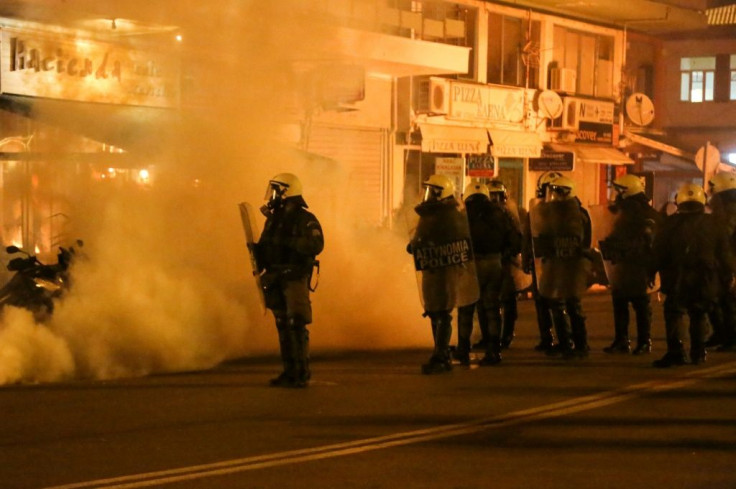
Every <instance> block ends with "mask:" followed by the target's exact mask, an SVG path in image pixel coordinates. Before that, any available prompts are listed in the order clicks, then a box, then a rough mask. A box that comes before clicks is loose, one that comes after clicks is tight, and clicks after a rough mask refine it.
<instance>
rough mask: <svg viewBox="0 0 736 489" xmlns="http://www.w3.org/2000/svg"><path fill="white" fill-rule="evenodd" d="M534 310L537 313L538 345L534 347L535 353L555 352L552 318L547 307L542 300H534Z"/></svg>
mask: <svg viewBox="0 0 736 489" xmlns="http://www.w3.org/2000/svg"><path fill="white" fill-rule="evenodd" d="M534 308H535V310H536V313H537V327H538V328H539V343H538V344H537V346H535V347H534V349H535V350H536V351H543V352H553V351H556V350H557V348H556V345H555V338H554V336H553V335H552V317H551V315H550V311H549V307H548V306H547V304H546V303H545V302H544V299H542V298H541V297H540V298H537V299H535V300H534Z"/></svg>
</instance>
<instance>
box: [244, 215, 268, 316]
mask: <svg viewBox="0 0 736 489" xmlns="http://www.w3.org/2000/svg"><path fill="white" fill-rule="evenodd" d="M238 208H239V209H240V219H241V223H242V224H243V231H244V232H245V244H246V246H247V248H248V256H249V257H250V266H251V272H252V273H253V278H254V279H255V285H256V294H257V295H258V302H259V304H260V305H261V310H262V311H263V313H264V314H265V313H266V299H265V297H264V296H263V285H262V284H261V270H260V267H259V266H258V262H257V260H256V254H255V243H256V242H257V241H258V239H257V237H256V235H255V232H254V231H255V230H256V221H255V213H254V211H253V206H251V205H250V204H249V203H247V202H241V203H240V204H238Z"/></svg>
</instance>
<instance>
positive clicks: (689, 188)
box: [675, 183, 705, 207]
mask: <svg viewBox="0 0 736 489" xmlns="http://www.w3.org/2000/svg"><path fill="white" fill-rule="evenodd" d="M686 202H698V203H700V204H703V205H705V191H704V190H703V187H701V186H700V185H696V184H694V183H684V184H682V185H681V186H680V188H679V189H677V194H676V195H675V204H677V205H678V207H679V206H680V205H682V204H684V203H686Z"/></svg>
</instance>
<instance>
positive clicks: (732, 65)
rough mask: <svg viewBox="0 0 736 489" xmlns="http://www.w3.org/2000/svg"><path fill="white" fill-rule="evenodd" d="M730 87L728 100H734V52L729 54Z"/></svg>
mask: <svg viewBox="0 0 736 489" xmlns="http://www.w3.org/2000/svg"><path fill="white" fill-rule="evenodd" d="M730 68H731V89H730V91H729V93H730V95H729V97H728V98H729V100H736V54H732V55H731V63H730Z"/></svg>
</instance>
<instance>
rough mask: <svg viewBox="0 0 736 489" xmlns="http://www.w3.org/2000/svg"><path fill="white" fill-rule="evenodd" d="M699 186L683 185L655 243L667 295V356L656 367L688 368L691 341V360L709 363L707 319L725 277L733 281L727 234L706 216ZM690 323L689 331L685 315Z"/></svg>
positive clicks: (655, 255) (655, 262)
mask: <svg viewBox="0 0 736 489" xmlns="http://www.w3.org/2000/svg"><path fill="white" fill-rule="evenodd" d="M704 204H705V196H704V194H703V190H702V188H701V187H699V186H697V185H694V184H685V185H683V186H682V187H680V189H679V190H678V192H677V205H678V209H677V213H675V214H673V215H671V216H667V217H666V218H665V220H664V222H663V224H662V229H661V231H660V232H658V233H657V236H656V237H655V240H654V257H655V260H654V267H655V270H656V271H659V274H660V279H661V283H662V285H661V291H662V292H663V293H664V294H666V299H665V302H664V319H665V328H666V332H667V353H666V354H665V355H664V356H663V357H662V358H660V359H659V360H656V361H655V362H654V366H655V367H671V366H673V365H682V364H685V363H687V355H686V353H685V347H684V343H685V342H686V341H687V338H688V336H689V337H690V359H691V361H692V363H694V364H698V363H702V362H704V361H705V357H706V351H705V341H706V336H707V334H708V323H707V319H706V315H707V314H708V313H709V312H710V311H711V310H712V308H713V305H714V303H715V301H716V300H717V298H718V296H719V294H720V291H721V287H722V286H723V282H724V277H727V281H728V283H729V284H730V283H731V282H732V280H733V272H734V262H733V255H732V253H731V249H730V246H729V243H728V236H727V234H726V232H725V230H724V229H723V228H721V227H719V226H718V223H717V221H716V218H715V217H714V216H713V215H712V214H706V213H705V206H704ZM685 314H687V315H688V317H689V320H690V324H689V328H686V327H685V324H684V320H683V319H684V315H685Z"/></svg>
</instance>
